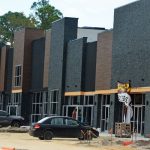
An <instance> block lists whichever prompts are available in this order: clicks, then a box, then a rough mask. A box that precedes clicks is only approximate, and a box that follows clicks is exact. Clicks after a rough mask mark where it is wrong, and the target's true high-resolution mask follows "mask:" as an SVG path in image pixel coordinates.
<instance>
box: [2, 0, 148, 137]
mask: <svg viewBox="0 0 150 150" xmlns="http://www.w3.org/2000/svg"><path fill="white" fill-rule="evenodd" d="M149 6H150V2H149V1H147V0H140V1H137V2H134V3H131V4H129V5H126V6H123V7H120V8H117V9H115V14H114V28H113V30H106V29H104V28H89V27H85V28H83V30H82V28H78V19H77V18H63V19H61V20H58V21H56V22H54V23H53V24H52V28H51V30H48V31H46V32H44V31H43V30H38V29H23V30H21V31H18V32H16V33H15V46H14V50H12V51H11V52H13V53H14V54H13V57H12V58H13V63H9V66H11V64H13V69H12V76H9V79H11V78H12V82H11V83H10V82H9V83H10V84H9V85H10V86H11V90H7V91H8V92H7V93H8V95H9V96H8V97H9V98H8V99H7V98H2V97H3V96H1V99H0V107H1V108H3V109H7V110H8V112H9V113H10V114H11V113H13V114H14V113H15V115H23V116H24V117H25V118H26V120H28V122H35V121H37V120H39V119H40V118H43V117H44V116H47V115H65V116H71V113H72V111H73V109H74V108H75V107H76V108H77V119H78V120H80V121H83V122H86V123H87V124H89V125H92V126H95V127H97V128H101V131H103V132H107V131H108V130H109V129H110V128H114V125H115V122H122V121H123V104H122V103H121V102H119V101H118V96H117V81H121V82H125V83H126V82H128V81H129V80H130V81H131V86H132V88H131V98H132V102H131V105H132V108H133V117H132V119H131V124H132V129H133V128H134V129H135V130H136V131H137V132H138V133H140V134H145V135H146V134H149V133H150V127H149V122H150V119H149V117H148V115H149V114H150V108H149V103H150V100H149V95H150V94H149V92H150V88H149V87H150V85H149V84H150V82H149V81H150V77H149V70H150V69H149V66H150V65H149V62H150V61H149V53H150V52H149V48H150V37H149V35H150V34H149V32H150V29H149V28H150V22H149V18H150V12H149ZM85 30H86V35H85V36H84V34H85ZM92 31H93V32H92ZM79 32H80V34H79ZM88 32H89V33H90V34H88ZM91 32H92V33H93V34H91ZM87 35H88V37H86V36H87ZM89 35H90V36H91V37H90V36H89ZM95 37H97V40H96V41H95ZM3 49H4V48H1V61H0V62H1V64H3V63H4V62H6V61H5V60H3V59H4V57H2V55H5V56H6V57H8V55H6V52H5V51H6V50H3ZM10 56H12V55H10ZM10 56H9V57H10ZM9 60H12V59H9ZM1 64H0V66H1V67H0V72H2V73H1V74H4V71H3V70H4V68H5V67H4V65H1ZM6 64H7V63H6ZM5 70H6V69H5ZM8 70H9V69H8ZM9 71H10V72H11V69H10V70H9ZM5 76H6V77H5V78H7V77H8V74H7V73H6V74H5ZM0 82H1V83H3V84H2V85H3V86H4V85H5V87H6V86H7V84H4V75H3V76H2V75H0ZM5 83H6V82H5ZM10 86H9V87H10ZM0 88H1V89H0V90H1V91H0V92H1V95H3V94H4V93H5V91H6V90H5V89H4V87H3V88H2V87H0ZM9 89H10V88H9ZM4 97H7V96H6V94H4Z"/></svg>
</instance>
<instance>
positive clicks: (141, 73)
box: [112, 0, 150, 88]
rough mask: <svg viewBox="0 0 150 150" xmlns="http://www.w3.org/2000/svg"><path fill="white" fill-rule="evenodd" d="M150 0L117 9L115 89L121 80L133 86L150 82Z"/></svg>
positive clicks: (113, 84) (114, 44) (115, 24)
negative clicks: (129, 81) (129, 82)
mask: <svg viewBox="0 0 150 150" xmlns="http://www.w3.org/2000/svg"><path fill="white" fill-rule="evenodd" d="M149 6H150V1H149V0H141V1H137V2H135V3H131V4H129V5H126V6H123V7H121V8H118V9H116V10H115V14H114V30H113V52H112V88H115V87H116V82H117V80H119V81H122V82H127V81H128V80H131V84H132V86H133V87H140V86H149V83H150V76H149V74H150V59H149V56H150V21H149V18H150V11H149Z"/></svg>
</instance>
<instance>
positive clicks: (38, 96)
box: [31, 91, 48, 122]
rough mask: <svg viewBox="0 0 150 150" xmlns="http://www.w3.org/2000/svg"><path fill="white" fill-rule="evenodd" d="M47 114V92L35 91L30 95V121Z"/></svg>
mask: <svg viewBox="0 0 150 150" xmlns="http://www.w3.org/2000/svg"><path fill="white" fill-rule="evenodd" d="M47 115H48V92H47V91H43V92H35V93H33V96H32V115H31V122H37V121H38V120H40V119H41V118H43V117H46V116H47Z"/></svg>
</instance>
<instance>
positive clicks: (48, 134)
mask: <svg viewBox="0 0 150 150" xmlns="http://www.w3.org/2000/svg"><path fill="white" fill-rule="evenodd" d="M52 138H53V133H52V132H51V131H45V132H44V140H52Z"/></svg>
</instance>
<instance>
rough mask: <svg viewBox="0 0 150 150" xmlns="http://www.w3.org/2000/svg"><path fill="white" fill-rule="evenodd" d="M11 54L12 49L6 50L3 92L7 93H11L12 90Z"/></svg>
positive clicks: (12, 52)
mask: <svg viewBox="0 0 150 150" xmlns="http://www.w3.org/2000/svg"><path fill="white" fill-rule="evenodd" d="M13 54H14V49H13V48H8V50H7V59H6V78H5V91H7V92H11V88H12V69H13Z"/></svg>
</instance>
